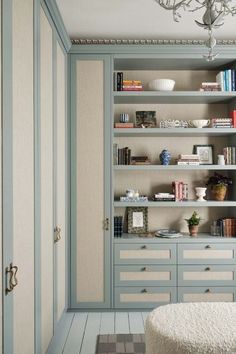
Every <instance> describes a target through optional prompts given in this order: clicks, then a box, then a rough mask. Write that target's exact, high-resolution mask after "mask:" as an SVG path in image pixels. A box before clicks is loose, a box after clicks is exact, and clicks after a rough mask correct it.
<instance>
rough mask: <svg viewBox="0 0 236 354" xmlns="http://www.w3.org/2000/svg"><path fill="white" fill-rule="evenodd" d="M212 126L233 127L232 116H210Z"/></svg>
mask: <svg viewBox="0 0 236 354" xmlns="http://www.w3.org/2000/svg"><path fill="white" fill-rule="evenodd" d="M211 126H212V128H233V120H232V118H212V119H211Z"/></svg>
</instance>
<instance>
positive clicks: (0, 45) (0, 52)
mask: <svg viewBox="0 0 236 354" xmlns="http://www.w3.org/2000/svg"><path fill="white" fill-rule="evenodd" d="M1 22H2V1H1V0H0V68H1V69H0V70H1V72H0V107H2V23H1ZM0 146H2V110H1V112H0ZM0 279H2V154H0ZM0 294H2V282H0ZM0 354H2V297H1V298H0Z"/></svg>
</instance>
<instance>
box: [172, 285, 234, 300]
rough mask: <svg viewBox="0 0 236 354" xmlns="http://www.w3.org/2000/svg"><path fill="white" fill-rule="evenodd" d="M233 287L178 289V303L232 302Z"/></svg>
mask: <svg viewBox="0 0 236 354" xmlns="http://www.w3.org/2000/svg"><path fill="white" fill-rule="evenodd" d="M235 293H236V289H235V287H230V286H226V287H224V286H222V287H194V286H193V287H191V288H190V287H179V288H178V302H201V301H203V302H217V301H219V302H220V301H225V302H234V301H235V300H236V299H235Z"/></svg>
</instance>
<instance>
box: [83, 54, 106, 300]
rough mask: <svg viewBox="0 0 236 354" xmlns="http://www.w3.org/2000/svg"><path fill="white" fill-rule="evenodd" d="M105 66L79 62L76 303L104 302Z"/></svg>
mask: <svg viewBox="0 0 236 354" xmlns="http://www.w3.org/2000/svg"><path fill="white" fill-rule="evenodd" d="M103 102H104V92H103V62H102V61H100V60H94V61H89V60H80V61H78V62H77V236H76V237H77V301H79V302H81V301H86V302H94V301H97V302H102V301H104V291H103V289H104V232H103V219H104V210H103V209H104V182H103V181H104V170H103V169H104V157H103V156H104V135H103V134H104V132H103V117H104V107H103Z"/></svg>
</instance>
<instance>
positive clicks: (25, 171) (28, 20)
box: [9, 0, 34, 354]
mask: <svg viewBox="0 0 236 354" xmlns="http://www.w3.org/2000/svg"><path fill="white" fill-rule="evenodd" d="M33 3H34V1H33V0H24V1H22V0H13V2H12V4H13V8H12V10H13V17H12V21H13V35H12V41H13V42H12V48H13V62H12V65H13V66H12V69H13V127H12V128H13V131H12V133H13V263H14V264H15V265H17V266H18V267H19V271H18V274H17V278H18V281H19V285H18V286H17V287H16V288H15V289H14V292H13V297H14V299H13V311H14V314H13V316H14V328H13V336H14V338H13V341H14V354H22V353H25V354H31V353H34V108H33V101H34V97H33ZM9 104H11V103H10V102H9Z"/></svg>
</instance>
